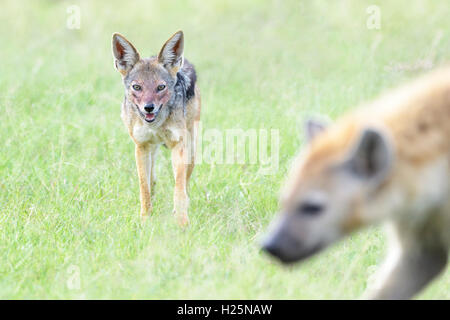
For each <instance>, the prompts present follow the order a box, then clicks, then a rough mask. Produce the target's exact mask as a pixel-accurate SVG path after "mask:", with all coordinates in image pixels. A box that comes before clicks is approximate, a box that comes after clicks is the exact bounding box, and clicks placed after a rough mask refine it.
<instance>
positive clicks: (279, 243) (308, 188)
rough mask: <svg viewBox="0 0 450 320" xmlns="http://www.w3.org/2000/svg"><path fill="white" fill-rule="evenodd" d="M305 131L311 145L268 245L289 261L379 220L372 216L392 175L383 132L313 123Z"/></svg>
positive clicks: (299, 164)
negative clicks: (327, 126)
mask: <svg viewBox="0 0 450 320" xmlns="http://www.w3.org/2000/svg"><path fill="white" fill-rule="evenodd" d="M306 131H307V136H308V140H310V141H309V143H308V146H307V147H306V150H305V151H304V152H303V153H302V154H300V156H299V158H298V159H297V161H296V162H295V164H294V166H293V168H292V170H291V173H290V175H289V177H288V180H287V183H286V186H285V190H284V192H283V193H282V197H281V210H280V214H279V217H278V219H277V220H276V221H275V222H274V223H273V224H272V226H271V231H270V232H269V235H268V236H267V238H266V239H265V241H264V243H263V249H264V250H265V251H267V252H269V253H270V254H272V255H274V256H275V257H277V258H279V259H280V260H281V261H282V262H284V263H289V262H295V261H299V260H302V259H304V258H307V257H309V256H311V255H313V254H314V253H316V252H318V251H320V250H321V249H323V248H325V247H327V246H328V245H329V244H331V243H333V242H335V241H336V240H338V239H340V238H341V237H342V236H344V235H345V234H348V233H349V232H351V231H353V230H355V229H357V228H358V227H360V226H363V225H367V224H370V223H373V222H375V221H373V219H372V218H371V217H370V215H371V213H370V214H369V212H372V211H373V210H377V208H376V206H377V203H380V202H379V200H380V199H377V197H381V195H379V194H380V193H382V192H381V190H382V189H383V188H382V187H383V185H384V184H386V183H387V182H388V179H389V176H390V174H389V173H390V172H391V171H392V170H391V169H392V163H393V156H392V148H391V143H390V139H388V137H387V136H386V134H384V133H383V132H382V130H380V129H375V128H371V127H366V128H356V127H355V126H354V125H350V126H349V127H348V128H344V129H342V130H341V129H339V130H337V129H336V128H333V129H332V128H330V129H325V127H324V126H322V125H320V124H318V123H314V122H309V123H308V125H307V128H306ZM315 136H316V137H315ZM378 210H382V208H378Z"/></svg>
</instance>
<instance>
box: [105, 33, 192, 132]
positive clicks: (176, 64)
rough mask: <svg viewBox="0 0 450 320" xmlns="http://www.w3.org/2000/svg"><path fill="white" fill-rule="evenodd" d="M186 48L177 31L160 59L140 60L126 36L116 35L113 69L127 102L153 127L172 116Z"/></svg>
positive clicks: (162, 51) (159, 56) (113, 50)
mask: <svg viewBox="0 0 450 320" xmlns="http://www.w3.org/2000/svg"><path fill="white" fill-rule="evenodd" d="M183 46H184V37H183V32H182V31H178V32H177V33H175V34H174V35H173V36H172V37H171V38H170V39H169V40H167V42H166V43H165V44H164V45H163V47H162V48H161V50H160V52H159V54H158V55H157V56H155V57H151V58H141V57H140V55H139V53H138V51H137V50H136V49H135V47H134V46H133V45H132V44H131V43H130V42H129V41H128V40H127V39H126V38H125V37H124V36H122V35H120V34H118V33H115V34H114V35H113V39H112V52H113V56H114V66H115V67H116V69H117V70H118V71H119V72H120V74H121V75H122V78H123V84H124V86H125V95H126V98H127V100H128V102H129V103H131V105H132V107H133V108H135V110H136V112H137V113H138V115H139V116H140V117H141V118H142V119H143V120H144V121H146V122H147V123H151V124H152V126H155V127H156V126H159V125H160V124H162V123H163V122H164V121H165V120H166V118H167V117H168V115H169V113H170V110H169V105H170V104H171V103H172V102H173V101H174V99H175V91H174V87H175V84H176V81H177V72H178V70H180V69H181V68H182V66H183Z"/></svg>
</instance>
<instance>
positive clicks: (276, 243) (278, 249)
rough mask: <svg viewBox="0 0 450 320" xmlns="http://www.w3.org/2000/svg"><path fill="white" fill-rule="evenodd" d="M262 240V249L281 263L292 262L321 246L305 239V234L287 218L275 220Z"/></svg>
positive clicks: (305, 256) (308, 254) (314, 251)
mask: <svg viewBox="0 0 450 320" xmlns="http://www.w3.org/2000/svg"><path fill="white" fill-rule="evenodd" d="M271 228H272V230H271V231H270V232H269V234H268V235H267V236H266V237H265V239H264V240H263V242H262V245H261V247H262V249H263V250H264V251H266V252H267V253H269V254H270V255H272V256H274V257H275V258H277V259H279V260H280V261H281V262H282V263H293V262H297V261H300V260H303V259H305V258H308V257H309V256H311V255H313V254H315V253H316V252H318V251H320V250H321V249H322V248H323V246H322V245H321V244H320V242H318V243H314V242H311V241H307V239H306V237H305V236H306V234H305V233H304V232H302V230H299V229H296V228H295V226H293V225H292V224H291V223H290V222H289V220H284V221H280V222H277V223H276V224H275V226H272V227H271Z"/></svg>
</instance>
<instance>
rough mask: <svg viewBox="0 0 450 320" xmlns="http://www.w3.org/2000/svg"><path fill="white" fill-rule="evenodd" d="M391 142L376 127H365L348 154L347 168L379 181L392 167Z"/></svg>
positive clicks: (357, 174)
mask: <svg viewBox="0 0 450 320" xmlns="http://www.w3.org/2000/svg"><path fill="white" fill-rule="evenodd" d="M392 162H393V151H392V146H391V142H390V141H389V140H388V138H387V137H386V136H385V134H384V133H382V132H381V131H380V130H378V129H374V128H366V129H364V130H363V132H362V133H361V136H360V138H359V139H358V141H357V142H356V145H355V147H354V149H353V151H352V152H351V154H350V157H349V161H348V163H347V164H348V168H349V169H350V171H351V173H352V174H354V175H355V176H357V177H359V178H362V179H371V180H374V181H375V180H376V181H381V179H383V178H384V177H386V175H387V173H388V172H389V169H390V168H391V167H392Z"/></svg>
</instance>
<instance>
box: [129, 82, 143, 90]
mask: <svg viewBox="0 0 450 320" xmlns="http://www.w3.org/2000/svg"><path fill="white" fill-rule="evenodd" d="M131 87H132V88H133V90H134V91H141V90H142V87H141V86H140V85H138V84H133V85H132V86H131Z"/></svg>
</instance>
